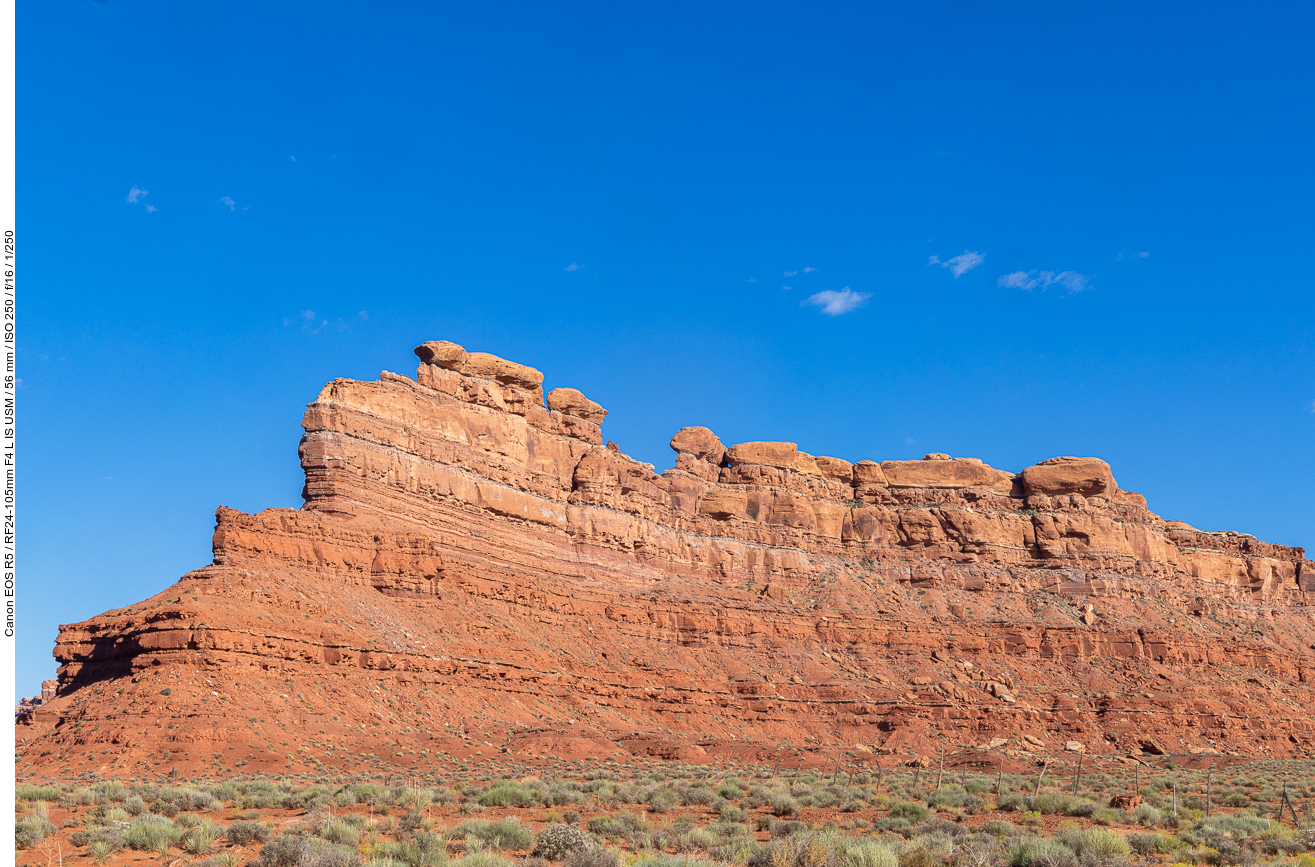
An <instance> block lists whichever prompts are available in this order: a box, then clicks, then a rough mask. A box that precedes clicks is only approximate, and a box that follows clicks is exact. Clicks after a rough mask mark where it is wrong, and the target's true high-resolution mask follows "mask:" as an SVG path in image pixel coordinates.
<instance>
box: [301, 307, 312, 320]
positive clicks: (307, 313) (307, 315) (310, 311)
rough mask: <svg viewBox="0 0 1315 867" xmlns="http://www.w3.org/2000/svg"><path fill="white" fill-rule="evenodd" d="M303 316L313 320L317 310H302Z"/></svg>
mask: <svg viewBox="0 0 1315 867" xmlns="http://www.w3.org/2000/svg"><path fill="white" fill-rule="evenodd" d="M301 318H302V319H305V320H306V321H307V322H310V321H311V320H313V319H314V318H315V311H314V310H303V311H301Z"/></svg>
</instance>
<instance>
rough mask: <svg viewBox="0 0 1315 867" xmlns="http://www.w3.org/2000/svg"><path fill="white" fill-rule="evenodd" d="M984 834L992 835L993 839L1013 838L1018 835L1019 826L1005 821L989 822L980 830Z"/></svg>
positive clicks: (993, 820)
mask: <svg viewBox="0 0 1315 867" xmlns="http://www.w3.org/2000/svg"><path fill="white" fill-rule="evenodd" d="M978 830H980V831H981V832H982V833H983V834H990V835H991V836H992V837H997V838H999V837H1013V836H1015V835H1016V834H1018V826H1017V825H1015V824H1014V823H1012V822H1006V821H1005V820H1004V819H992V820H991V821H989V822H983V823H982V825H981V827H980V828H979V829H978Z"/></svg>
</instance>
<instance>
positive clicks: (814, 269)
mask: <svg viewBox="0 0 1315 867" xmlns="http://www.w3.org/2000/svg"><path fill="white" fill-rule="evenodd" d="M816 270H817V269H816V268H812V267H809V268H805V269H804V273H805V274H812V273H813V272H814V271H816Z"/></svg>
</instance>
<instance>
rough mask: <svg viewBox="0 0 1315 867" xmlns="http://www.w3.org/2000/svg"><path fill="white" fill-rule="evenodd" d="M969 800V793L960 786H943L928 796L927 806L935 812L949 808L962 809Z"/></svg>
mask: <svg viewBox="0 0 1315 867" xmlns="http://www.w3.org/2000/svg"><path fill="white" fill-rule="evenodd" d="M967 800H968V793H967V792H966V791H964V789H962V788H961V787H959V786H942V787H940V788H939V789H937V790H936V791H934V792H932V793H931V794H930V795H928V796H927V806H928V807H931V808H932V809H935V810H943V809H945V808H947V807H962V806H963V805H964V802H965V801H967Z"/></svg>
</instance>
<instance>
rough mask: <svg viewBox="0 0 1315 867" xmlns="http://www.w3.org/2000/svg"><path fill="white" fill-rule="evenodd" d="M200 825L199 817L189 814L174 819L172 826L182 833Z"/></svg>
mask: <svg viewBox="0 0 1315 867" xmlns="http://www.w3.org/2000/svg"><path fill="white" fill-rule="evenodd" d="M199 824H201V817H200V816H194V815H192V814H191V813H183V814H182V815H179V816H175V817H174V825H175V826H177V827H179V828H182V829H183V830H184V831H188V830H191V829H192V828H195V827H196V826H197V825H199Z"/></svg>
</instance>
